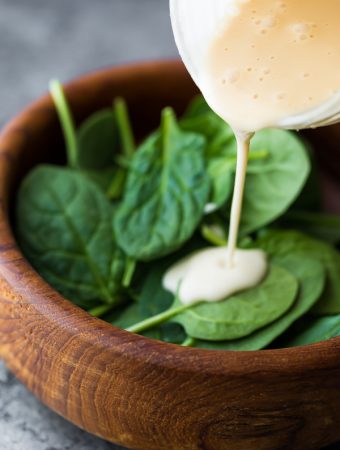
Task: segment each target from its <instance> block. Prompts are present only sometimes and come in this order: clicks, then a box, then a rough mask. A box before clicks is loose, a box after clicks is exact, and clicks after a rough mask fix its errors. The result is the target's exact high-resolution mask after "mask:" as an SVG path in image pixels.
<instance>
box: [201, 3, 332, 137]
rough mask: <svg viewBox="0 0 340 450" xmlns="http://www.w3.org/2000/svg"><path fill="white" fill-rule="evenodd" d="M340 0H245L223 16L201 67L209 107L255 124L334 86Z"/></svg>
mask: <svg viewBox="0 0 340 450" xmlns="http://www.w3.org/2000/svg"><path fill="white" fill-rule="evenodd" d="M339 19H340V1H339V0H326V1H324V0H249V1H246V2H239V12H238V14H237V15H236V16H231V17H227V18H226V19H225V24H224V27H223V28H222V30H221V31H220V32H219V33H218V35H217V37H215V39H214V40H213V42H212V44H211V45H210V46H209V48H208V52H207V54H206V63H205V64H206V70H205V71H204V72H202V78H203V84H204V88H205V91H206V92H205V93H204V95H206V97H207V98H208V101H209V103H210V104H211V106H212V108H213V109H214V110H215V111H216V112H217V113H218V114H219V115H220V116H221V117H223V119H224V120H225V121H226V122H228V123H230V124H231V125H232V127H233V128H234V129H238V130H246V131H257V130H260V129H263V128H267V127H272V126H277V125H278V124H279V123H280V121H281V120H283V119H285V118H287V117H291V116H295V115H298V114H301V113H305V112H306V111H308V110H311V109H314V108H315V107H317V106H319V105H321V104H322V103H325V102H326V101H327V100H329V99H330V98H331V97H332V96H333V95H334V94H336V93H338V92H339V90H340V33H339Z"/></svg>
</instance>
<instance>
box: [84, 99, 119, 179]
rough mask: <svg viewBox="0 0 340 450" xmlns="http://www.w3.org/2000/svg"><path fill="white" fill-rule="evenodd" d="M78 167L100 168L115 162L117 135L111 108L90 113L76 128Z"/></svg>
mask: <svg viewBox="0 0 340 450" xmlns="http://www.w3.org/2000/svg"><path fill="white" fill-rule="evenodd" d="M77 137H78V149H79V151H78V167H79V168H80V169H87V170H102V169H106V168H107V167H110V166H113V165H114V164H115V157H116V156H117V153H118V151H119V144H120V142H119V135H118V130H117V123H116V118H115V114H114V111H113V109H110V108H108V109H103V110H101V111H98V112H96V113H95V114H93V115H91V116H90V117H89V118H88V119H87V120H85V121H84V122H83V123H82V124H81V126H80V127H79V129H78V132H77Z"/></svg>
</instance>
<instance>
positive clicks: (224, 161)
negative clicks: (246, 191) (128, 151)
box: [179, 96, 236, 208]
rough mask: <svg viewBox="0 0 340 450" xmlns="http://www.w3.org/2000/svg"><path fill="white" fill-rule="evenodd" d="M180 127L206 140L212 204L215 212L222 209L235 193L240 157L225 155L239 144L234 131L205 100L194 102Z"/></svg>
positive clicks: (197, 98) (195, 100)
mask: <svg viewBox="0 0 340 450" xmlns="http://www.w3.org/2000/svg"><path fill="white" fill-rule="evenodd" d="M179 125H180V127H181V129H182V130H184V131H187V132H194V133H197V134H201V135H203V136H204V137H205V138H206V142H207V145H206V148H205V158H206V164H207V170H208V173H209V175H210V178H211V183H212V190H211V194H210V198H209V203H211V204H213V205H215V208H216V207H219V206H222V205H223V204H224V203H225V202H226V201H227V199H228V198H229V197H230V196H231V194H232V191H233V182H234V176H233V175H234V174H233V172H234V169H235V166H236V157H235V155H232V156H231V158H228V157H227V156H226V155H225V149H226V148H228V146H230V144H232V143H233V142H234V140H235V138H234V133H233V130H232V129H231V128H230V126H229V125H227V124H226V123H225V121H224V120H222V119H221V118H220V117H218V116H217V115H216V114H215V113H214V112H213V111H212V110H211V109H210V107H209V106H208V104H207V103H206V101H205V100H204V98H203V97H202V96H198V97H196V98H195V99H194V101H193V102H192V104H191V105H190V106H189V108H188V110H187V112H186V114H185V115H184V117H183V119H182V120H181V121H180V122H179Z"/></svg>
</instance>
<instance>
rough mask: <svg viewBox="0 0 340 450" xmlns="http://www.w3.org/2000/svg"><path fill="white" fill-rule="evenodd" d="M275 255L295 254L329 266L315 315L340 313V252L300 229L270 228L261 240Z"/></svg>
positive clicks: (326, 267)
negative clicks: (274, 229) (275, 229)
mask: <svg viewBox="0 0 340 450" xmlns="http://www.w3.org/2000/svg"><path fill="white" fill-rule="evenodd" d="M257 245H258V246H259V247H260V248H262V249H263V250H265V251H267V253H269V255H271V256H277V257H278V256H283V255H290V254H294V253H299V254H303V255H304V256H305V257H307V258H310V259H313V260H317V261H320V262H321V264H322V265H323V266H324V267H325V269H326V277H327V279H326V288H325V290H324V292H323V294H322V295H321V298H320V300H319V301H318V302H317V303H316V305H315V306H314V308H313V310H312V311H313V313H315V314H321V315H322V314H326V315H327V314H340V254H339V252H338V251H336V250H335V249H334V248H333V247H331V246H330V245H328V244H327V243H325V242H322V241H318V240H316V239H313V238H310V237H309V236H306V235H304V234H302V233H299V232H297V231H270V232H268V233H267V234H266V235H265V236H263V237H262V238H261V239H260V240H259V241H258V243H257Z"/></svg>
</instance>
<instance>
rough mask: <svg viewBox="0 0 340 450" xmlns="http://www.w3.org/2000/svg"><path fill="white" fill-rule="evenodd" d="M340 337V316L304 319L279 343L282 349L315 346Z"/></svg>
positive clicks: (306, 317) (308, 317) (307, 317)
mask: <svg viewBox="0 0 340 450" xmlns="http://www.w3.org/2000/svg"><path fill="white" fill-rule="evenodd" d="M337 336H340V315H336V316H326V317H312V316H305V317H302V318H301V319H300V320H299V321H298V322H296V324H295V325H294V327H293V328H292V329H291V330H288V332H287V333H286V334H285V335H284V336H282V339H281V340H280V341H279V343H280V346H282V347H296V346H299V345H307V344H314V343H316V342H321V341H327V340H328V339H332V338H334V337H337Z"/></svg>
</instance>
